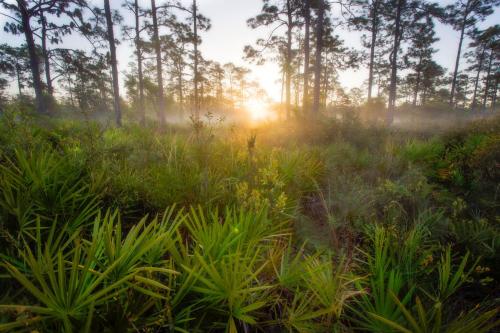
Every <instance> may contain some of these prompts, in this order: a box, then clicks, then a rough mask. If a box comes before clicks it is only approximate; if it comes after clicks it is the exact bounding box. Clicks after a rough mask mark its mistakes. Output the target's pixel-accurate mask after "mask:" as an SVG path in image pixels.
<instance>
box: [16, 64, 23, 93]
mask: <svg viewBox="0 0 500 333" xmlns="http://www.w3.org/2000/svg"><path fill="white" fill-rule="evenodd" d="M16 76H17V89H18V91H19V98H22V97H23V84H22V83H21V66H19V64H18V63H16Z"/></svg>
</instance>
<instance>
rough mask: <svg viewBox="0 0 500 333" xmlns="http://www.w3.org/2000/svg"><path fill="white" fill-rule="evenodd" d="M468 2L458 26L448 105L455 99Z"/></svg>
mask: <svg viewBox="0 0 500 333" xmlns="http://www.w3.org/2000/svg"><path fill="white" fill-rule="evenodd" d="M469 3H470V0H468V1H467V5H466V6H465V11H464V16H463V20H462V26H461V28H460V41H459V42H458V51H457V58H456V60H455V70H454V71H453V79H452V82H451V91H450V105H453V103H454V99H455V90H456V87H457V76H458V67H459V66H460V56H461V54H462V44H463V42H464V35H465V26H466V24H467V18H468V15H469Z"/></svg>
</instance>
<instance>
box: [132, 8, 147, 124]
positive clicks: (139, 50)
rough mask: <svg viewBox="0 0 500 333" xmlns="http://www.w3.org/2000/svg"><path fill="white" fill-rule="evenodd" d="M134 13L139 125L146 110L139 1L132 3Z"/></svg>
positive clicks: (143, 118)
mask: <svg viewBox="0 0 500 333" xmlns="http://www.w3.org/2000/svg"><path fill="white" fill-rule="evenodd" d="M134 11H135V13H134V14H135V52H136V55H137V76H138V80H139V87H138V88H139V112H140V114H141V124H142V125H143V126H144V125H145V124H146V108H145V103H144V74H143V70H142V48H141V36H140V19H139V0H135V1H134Z"/></svg>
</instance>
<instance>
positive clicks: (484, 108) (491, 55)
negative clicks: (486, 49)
mask: <svg viewBox="0 0 500 333" xmlns="http://www.w3.org/2000/svg"><path fill="white" fill-rule="evenodd" d="M494 52H495V51H494V50H493V49H492V50H491V51H490V58H489V60H488V74H486V86H485V87H484V96H483V111H486V102H487V101H488V92H489V91H490V80H491V67H492V64H493V55H494Z"/></svg>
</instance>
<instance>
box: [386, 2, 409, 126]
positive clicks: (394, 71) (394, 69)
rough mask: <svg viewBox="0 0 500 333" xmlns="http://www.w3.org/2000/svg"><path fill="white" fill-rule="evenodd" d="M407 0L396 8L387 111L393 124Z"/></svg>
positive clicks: (388, 121) (388, 120)
mask: <svg viewBox="0 0 500 333" xmlns="http://www.w3.org/2000/svg"><path fill="white" fill-rule="evenodd" d="M405 2H406V1H405V0H398V5H397V9H396V21H395V30H394V47H393V48H392V54H391V83H390V86H389V110H388V112H387V123H388V124H391V123H392V121H393V119H394V111H395V108H396V93H397V91H396V89H397V79H398V53H399V46H400V42H401V15H402V12H403V6H404V5H405Z"/></svg>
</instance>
